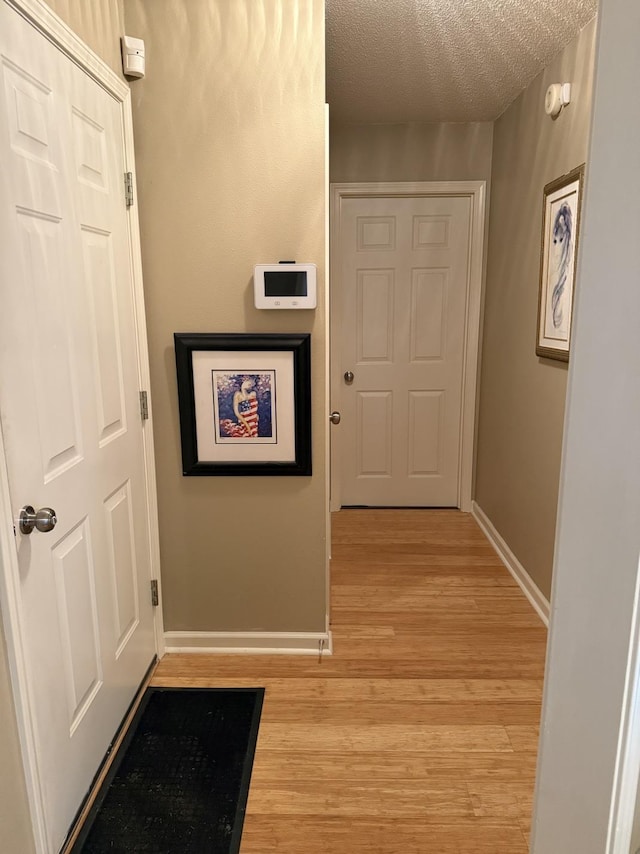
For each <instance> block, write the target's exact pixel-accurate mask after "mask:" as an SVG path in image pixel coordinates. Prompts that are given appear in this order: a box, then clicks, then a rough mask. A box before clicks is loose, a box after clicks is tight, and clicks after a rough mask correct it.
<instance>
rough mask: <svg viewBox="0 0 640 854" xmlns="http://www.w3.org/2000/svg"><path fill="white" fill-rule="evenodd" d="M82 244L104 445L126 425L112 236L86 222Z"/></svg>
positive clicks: (99, 425)
mask: <svg viewBox="0 0 640 854" xmlns="http://www.w3.org/2000/svg"><path fill="white" fill-rule="evenodd" d="M82 245H83V259H84V275H85V281H86V282H87V285H88V293H89V299H90V304H91V322H92V325H93V333H94V334H93V342H94V361H95V389H96V399H97V406H98V431H99V433H98V441H99V443H100V445H101V446H102V445H103V444H104V443H105V442H108V441H110V440H111V439H114V438H115V437H117V436H118V435H119V434H120V433H122V432H123V431H124V430H125V429H126V423H125V408H124V382H123V376H122V354H121V348H120V336H119V328H118V304H117V299H118V297H117V291H116V282H115V277H114V259H113V246H112V236H111V235H110V234H109V233H107V232H103V231H99V230H97V229H90V228H88V227H86V226H85V227H83V228H82Z"/></svg>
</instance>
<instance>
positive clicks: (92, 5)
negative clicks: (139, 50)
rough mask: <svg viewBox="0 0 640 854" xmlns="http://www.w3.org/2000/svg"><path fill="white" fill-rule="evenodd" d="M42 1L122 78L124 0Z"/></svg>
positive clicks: (132, 34)
mask: <svg viewBox="0 0 640 854" xmlns="http://www.w3.org/2000/svg"><path fill="white" fill-rule="evenodd" d="M45 1H46V2H47V5H48V6H50V7H51V8H52V9H53V10H54V12H56V14H58V15H59V16H60V17H61V18H62V20H63V21H64V22H65V23H66V24H68V25H69V26H70V27H71V29H72V30H73V31H74V32H75V33H77V35H79V36H80V38H81V39H82V40H83V41H84V42H86V44H88V45H89V47H90V48H91V49H92V50H93V51H95V53H97V54H98V56H99V57H101V58H102V59H104V61H105V62H106V63H108V64H109V65H110V66H111V68H112V69H113V70H114V71H115V72H116V73H117V74H119V75H120V77H122V78H123V79H124V76H123V74H122V58H121V54H120V36H123V35H124V33H125V29H124V0H91V2H87V0H45ZM128 35H131V36H134V35H136V34H135V33H129V34H128Z"/></svg>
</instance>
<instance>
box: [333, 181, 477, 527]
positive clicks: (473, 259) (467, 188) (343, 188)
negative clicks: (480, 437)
mask: <svg viewBox="0 0 640 854" xmlns="http://www.w3.org/2000/svg"><path fill="white" fill-rule="evenodd" d="M385 196H388V197H395V198H398V197H411V196H416V197H420V196H430V197H436V196H457V197H460V196H462V197H466V198H468V199H470V202H471V221H470V226H469V227H470V234H469V264H468V276H467V308H466V318H465V336H464V355H463V377H462V413H461V418H462V425H461V431H460V452H459V453H460V456H459V460H460V465H459V478H458V507H459V508H460V509H461V510H463V511H465V512H467V513H469V512H471V501H472V488H473V457H474V444H475V425H476V409H477V392H478V367H479V362H480V317H481V305H482V279H483V258H484V244H485V209H486V181H415V182H413V181H412V182H381V183H335V184H332V185H331V314H330V317H331V325H330V328H331V409H332V410H334V409H337V410H338V411H340V403H341V389H342V384H341V382H340V370H339V362H340V358H339V355H340V341H341V339H340V329H341V318H340V312H339V310H338V306H339V299H338V296H339V294H340V270H339V257H340V253H339V248H340V213H341V207H342V201H343V200H344V199H354V198H381V197H385ZM331 448H332V451H331V469H330V472H331V474H330V476H331V501H330V508H331V510H339V509H340V506H341V501H340V499H341V483H340V466H339V459H340V436H339V431H338V430H335V431H332V432H331Z"/></svg>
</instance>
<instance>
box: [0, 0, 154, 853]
mask: <svg viewBox="0 0 640 854" xmlns="http://www.w3.org/2000/svg"><path fill="white" fill-rule="evenodd" d="M0 2H4V3H6V5H8V6H9V7H11V8H12V9H13V10H14V11H15V12H16V13H17V14H19V15H21V17H23V18H24V19H25V20H27V21H28V22H29V23H30V24H31V25H32V26H33V27H34V28H35V29H36V30H38V31H39V32H40V33H42V35H43V36H44V37H45V38H46V39H48V40H49V41H50V42H52V43H53V44H54V45H55V46H56V47H57V48H58V49H59V50H60V51H61V52H62V53H63V54H64V55H66V56H67V57H68V58H69V59H70V60H71V61H72V62H74V63H75V64H76V65H78V66H79V67H80V68H81V69H82V70H83V71H84V72H85V73H86V74H88V76H89V77H91V78H92V79H93V80H94V81H95V82H96V83H97V84H98V85H100V86H101V87H102V88H103V89H105V90H106V91H107V92H108V93H109V94H110V95H111V96H112V97H113V98H114V99H115V100H116V101H118V102H119V103H120V104H121V105H122V114H123V121H124V139H123V142H124V157H125V168H126V171H132V172H133V173H134V183H135V170H134V139H133V119H132V113H131V90H130V89H129V86H128V85H127V84H126V83H125V82H124V81H123V80H121V79H120V78H119V77H118V76H117V74H115V72H114V71H113V70H112V69H111V68H110V67H109V66H108V65H107V64H106V63H105V62H104V61H103V60H102V59H101V58H100V57H99V56H97V54H95V53H94V52H93V51H92V50H91V49H90V48H89V47H88V46H87V45H86V44H85V43H84V42H83V41H82V40H81V39H80V38H79V37H78V36H77V35H76V34H75V33H74V32H73V31H72V30H71V29H70V28H69V27H68V26H67V24H65V23H64V21H62V19H61V18H59V17H58V16H57V15H56V14H55V13H54V12H53V11H52V10H51V9H50V8H49V7H48V6H46V5H45V4H44V2H42V0H0ZM134 192H135V186H134ZM123 198H124V197H123ZM134 198H137V195H135V196H134ZM123 203H124V201H123ZM127 220H128V230H129V241H130V244H129V245H130V250H131V270H132V288H133V300H134V314H135V329H136V346H137V362H138V380H139V382H140V388H141V389H147V390H149V388H150V368H149V351H148V345H147V330H146V321H145V308H144V292H143V285H142V260H141V252H140V229H139V222H138V209H137V205H133V207H130V208H129V209H128V218H127ZM142 430H143V448H144V467H145V489H146V498H147V507H148V511H149V518H148V539H149V553H150V561H151V562H150V570H151V574H150V578H149V580H151V578H157V579H158V583H160V539H159V527H158V501H157V488H156V473H155V455H154V442H153V413H152V411H151V406H149V420H147V421H145V422H143V427H142ZM13 524H14V523H13V511H12V507H11V499H10V494H9V479H8V471H7V464H6V455H5V448H4V442H3V437H2V430H1V429H0V610H1V613H2V618H3V623H4V634H5V639H6V644H7V658H8V663H9V671H10V676H11V685H12V692H13V701H14V706H15V712H16V720H17V727H18V736H19V740H20V746H21V750H22V763H23V768H24V773H25V783H26V790H27V799H28V802H29V809H30V813H31V823H32V829H33V836H34V844H35V849H36V852H37V854H49V851H50V849H49V841H48V838H47V832H46V823H45V818H44V806H43V804H44V801H43V793H42V782H41V777H40V772H39V766H38V757H37V751H36V741H35V731H34V716H33V704H32V697H31V691H30V688H29V678H28V673H27V665H26V644H25V638H24V627H23V625H22V620H21V614H20V589H19V572H18V559H17V553H16V549H15V535H14V530H13ZM160 592H161V591H159V595H160ZM154 611H155V613H154V633H155V646H156V654H157V656H158V658H161V657H162V655H163V653H164V626H163V619H162V605H161V604H160V606H159V607H158V608H156V609H154Z"/></svg>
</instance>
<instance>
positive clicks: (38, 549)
mask: <svg viewBox="0 0 640 854" xmlns="http://www.w3.org/2000/svg"><path fill="white" fill-rule="evenodd" d="M0 69H1V72H2V76H3V81H2V85H1V87H0V155H1V157H2V162H3V169H2V170H0V240H1V241H2V243H1V246H0V249H1V251H0V288H1V298H2V307H3V310H2V313H1V314H0V418H1V425H2V431H3V439H4V444H5V452H6V458H7V470H8V473H9V490H10V494H11V500H12V505H13V509H14V514H15V516H16V517H17V515H18V511H19V508H20V507H21V506H23V505H26V504H31V505H33V506H34V507H36V509H37V508H39V507H44V506H49V507H53V508H54V509H55V511H56V513H57V516H58V523H57V526H56V527H55V528H54V530H53V531H51V532H49V533H40V532H37V531H34V532H32V533H31V534H30V535H28V536H27V535H24V534H21V533H20V532H19V531H18V532H17V535H16V549H17V556H18V566H19V573H20V578H19V587H20V603H19V610H20V620H21V624H22V627H23V632H24V646H25V650H26V656H27V661H26V666H27V671H28V680H29V694H30V706H31V708H32V710H33V715H34V736H35V741H36V748H37V754H38V766H39V774H40V784H41V789H42V793H43V802H44V810H45V820H46V825H47V836H48V845H49V850H50V851H52V852H54V851H57V850H58V849H59V847H60V845H61V843H62V841H63V840H64V837H65V835H66V833H67V830H68V828H69V825H70V823H71V821H72V820H73V818H74V815H75V813H76V811H77V809H78V807H79V805H80V802H81V801H82V799H83V797H84V795H85V793H86V792H87V790H88V787H89V785H90V783H91V781H92V779H93V776H94V774H95V772H96V770H97V768H98V765H99V763H100V762H101V760H102V757H103V756H104V754H105V752H106V750H107V748H108V745H109V743H110V741H111V739H112V737H113V735H114V733H115V731H116V730H117V728H118V726H119V724H120V721H121V720H122V718H123V716H124V714H125V712H126V710H127V708H128V706H129V704H130V702H131V700H132V698H133V696H134V694H135V692H136V690H137V687H138V685H139V683H140V681H141V680H142V678H143V676H144V674H145V672H146V670H147V668H148V666H149V664H150V663H151V661H152V659H153V656H154V654H155V639H154V632H153V609H152V606H151V601H150V595H149V579H150V554H149V537H148V519H149V510H148V507H147V499H146V485H145V469H144V450H143V433H142V425H141V421H140V415H139V408H138V407H139V381H138V356H137V338H136V334H137V333H136V325H135V315H134V303H133V279H132V273H131V249H130V244H129V232H128V221H127V213H126V208H125V201H124V189H123V174H124V150H123V140H124V131H123V114H122V105H121V104H120V103H119V102H118V101H116V100H115V99H114V98H112V97H111V96H110V95H109V94H108V93H107V92H106V91H105V90H104V89H103V88H102V87H101V86H99V85H98V84H97V83H95V82H94V81H92V80H91V79H90V78H89V77H88V76H87V75H85V74H84V73H83V72H82V71H81V69H80V68H79V67H77V66H76V65H75V64H74V63H73V62H71V61H70V60H68V59H67V58H65V57H64V56H63V55H62V54H61V53H60V52H59V51H58V50H57V49H56V48H55V47H54V46H53V45H52V44H51V43H50V42H49V41H48V40H46V39H45V38H44V37H43V36H41V35H40V34H38V33H37V32H36V31H35V30H34V29H33V28H32V27H31V26H30V25H29V24H28V23H27V22H26V21H25V20H24V19H22V18H21V17H20V16H19V15H18V14H17V13H15V12H14V11H12V10H11V9H10V8H9V7H8V6H7V5H6V4H5V3H4V2H0Z"/></svg>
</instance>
